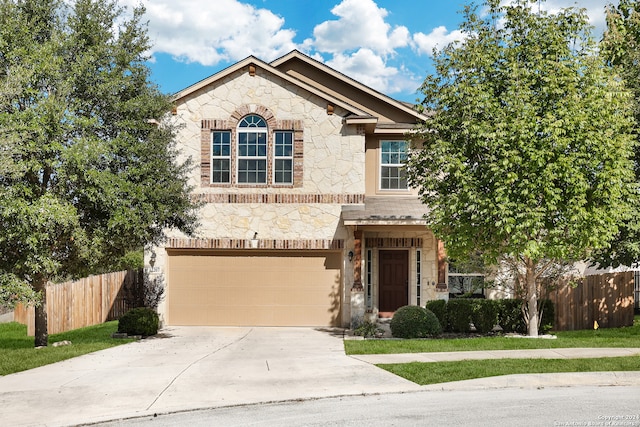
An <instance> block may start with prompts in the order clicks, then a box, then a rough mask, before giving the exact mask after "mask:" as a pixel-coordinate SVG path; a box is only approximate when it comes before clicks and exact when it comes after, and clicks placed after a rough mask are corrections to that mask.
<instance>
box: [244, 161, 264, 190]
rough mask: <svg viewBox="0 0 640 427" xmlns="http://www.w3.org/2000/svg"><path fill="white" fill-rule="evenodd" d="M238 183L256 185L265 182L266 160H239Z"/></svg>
mask: <svg viewBox="0 0 640 427" xmlns="http://www.w3.org/2000/svg"><path fill="white" fill-rule="evenodd" d="M238 182H239V183H258V184H264V183H266V182H267V161H266V160H242V159H241V160H240V161H238Z"/></svg>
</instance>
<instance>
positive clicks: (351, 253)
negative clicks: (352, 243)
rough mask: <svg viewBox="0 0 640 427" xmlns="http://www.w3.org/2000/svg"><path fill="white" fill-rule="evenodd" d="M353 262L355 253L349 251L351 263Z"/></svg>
mask: <svg viewBox="0 0 640 427" xmlns="http://www.w3.org/2000/svg"><path fill="white" fill-rule="evenodd" d="M351 261H353V251H349V262H351Z"/></svg>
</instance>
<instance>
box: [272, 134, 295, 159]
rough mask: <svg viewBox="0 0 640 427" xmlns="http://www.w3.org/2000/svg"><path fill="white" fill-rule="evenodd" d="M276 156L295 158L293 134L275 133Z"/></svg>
mask: <svg viewBox="0 0 640 427" xmlns="http://www.w3.org/2000/svg"><path fill="white" fill-rule="evenodd" d="M275 156H276V157H291V156H293V132H276V133H275Z"/></svg>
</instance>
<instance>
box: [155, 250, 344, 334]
mask: <svg viewBox="0 0 640 427" xmlns="http://www.w3.org/2000/svg"><path fill="white" fill-rule="evenodd" d="M254 254H255V252H251V253H240V252H238V253H234V254H233V255H226V254H224V253H211V252H209V253H203V254H193V253H189V254H170V256H169V261H168V268H169V273H168V276H169V277H168V283H169V286H168V289H169V291H168V295H167V306H168V310H167V314H168V316H167V317H168V319H167V321H168V323H169V324H171V325H228V326H252V325H256V326H334V325H339V323H340V312H341V300H340V291H339V289H340V281H341V278H340V277H341V276H340V264H341V262H340V254H339V253H334V252H322V253H318V252H314V253H305V254H294V253H279V254H274V253H262V254H260V255H259V256H255V255H254ZM250 255H251V256H250Z"/></svg>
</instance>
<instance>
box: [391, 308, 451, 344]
mask: <svg viewBox="0 0 640 427" xmlns="http://www.w3.org/2000/svg"><path fill="white" fill-rule="evenodd" d="M390 326H391V334H392V335H393V336H394V337H395V338H426V337H429V336H436V335H440V334H441V333H442V327H441V326H440V322H439V321H438V318H437V317H436V315H435V314H433V312H432V311H430V310H427V309H425V308H422V307H418V306H416V305H405V306H404V307H400V308H399V309H398V310H396V312H395V313H394V314H393V318H392V319H391V324H390Z"/></svg>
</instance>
